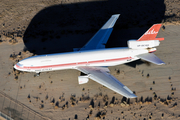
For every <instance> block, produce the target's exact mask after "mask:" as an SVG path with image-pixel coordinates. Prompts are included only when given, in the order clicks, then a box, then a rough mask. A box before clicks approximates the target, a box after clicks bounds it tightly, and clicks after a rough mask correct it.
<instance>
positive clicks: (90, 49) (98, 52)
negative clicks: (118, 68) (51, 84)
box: [14, 14, 165, 98]
mask: <svg viewBox="0 0 180 120" xmlns="http://www.w3.org/2000/svg"><path fill="white" fill-rule="evenodd" d="M118 18H119V14H115V15H112V16H111V18H110V19H109V20H108V21H107V22H106V23H105V24H104V25H103V26H102V28H101V29H100V30H99V31H98V32H97V33H96V34H95V35H94V36H93V37H92V38H91V39H90V40H89V41H88V42H87V43H86V45H85V46H83V47H82V48H79V49H78V48H76V49H74V51H73V52H66V53H58V54H47V55H38V56H33V57H29V58H26V59H24V60H21V61H20V62H18V63H17V64H16V65H14V68H15V69H17V70H20V71H27V72H36V73H37V74H39V73H40V72H45V71H53V70H64V69H76V70H79V71H80V72H82V73H85V75H84V76H79V77H78V82H79V84H84V83H87V82H88V80H89V78H90V79H92V80H94V81H96V82H98V83H99V84H102V85H103V86H106V87H107V88H109V89H111V90H113V91H115V92H116V93H119V94H121V95H123V96H125V97H127V98H135V97H137V96H136V95H135V94H134V93H133V92H132V91H131V90H130V89H129V88H127V87H126V86H125V85H123V84H122V83H121V82H120V81H119V80H117V79H116V78H115V77H114V76H112V75H111V74H110V73H109V72H110V71H109V69H108V66H115V65H119V64H124V63H129V62H132V61H135V60H138V59H142V60H145V61H148V62H152V63H154V64H157V65H162V64H165V63H164V62H163V61H162V60H160V59H159V58H158V57H157V56H155V55H154V54H153V52H155V51H156V48H155V47H156V46H159V44H160V42H159V41H161V40H164V38H156V36H157V34H158V31H159V29H160V27H161V24H154V25H153V26H152V27H151V28H150V29H149V30H148V31H147V32H145V33H144V35H142V36H141V37H140V38H139V39H138V40H129V41H128V42H127V43H128V47H118V48H105V44H106V43H107V41H108V39H109V36H110V34H111V32H112V30H113V26H114V24H115V22H116V21H117V19H118Z"/></svg>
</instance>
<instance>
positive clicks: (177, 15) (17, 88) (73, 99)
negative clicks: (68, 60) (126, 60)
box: [0, 0, 180, 120]
mask: <svg viewBox="0 0 180 120" xmlns="http://www.w3.org/2000/svg"><path fill="white" fill-rule="evenodd" d="M117 13H120V14H121V16H120V17H119V19H118V21H117V23H116V24H115V27H114V30H113V32H112V34H111V36H110V38H109V41H108V43H107V45H106V47H107V48H111V47H124V46H127V44H126V43H127V40H129V39H138V38H139V37H140V36H141V35H142V34H143V33H144V32H145V31H146V30H147V29H148V28H149V27H150V26H152V25H153V24H156V23H162V27H161V29H160V31H159V33H158V36H157V37H164V38H165V40H164V41H161V43H160V46H158V47H157V51H156V52H155V54H156V55H157V56H158V57H159V58H160V59H161V60H163V61H164V62H165V63H166V64H165V65H160V66H158V65H154V64H151V63H148V62H143V61H140V60H139V61H136V62H133V63H132V64H123V65H118V66H111V67H109V69H110V71H111V74H112V75H114V76H115V77H116V78H117V79H118V80H120V81H121V82H122V83H123V84H124V85H126V86H127V87H128V88H129V89H131V90H132V91H133V92H134V93H135V94H136V95H137V96H138V97H137V98H133V99H125V98H123V96H121V95H119V94H116V93H115V92H113V91H112V90H110V89H108V88H106V87H103V86H102V85H100V84H98V83H96V82H94V81H93V80H89V82H88V83H86V84H83V85H79V84H78V76H79V75H80V72H79V71H77V70H61V71H52V72H44V73H41V74H40V76H39V77H35V76H34V75H35V73H28V72H20V71H17V70H14V69H13V65H14V64H16V63H17V62H18V61H19V60H22V59H24V58H27V57H30V56H34V55H40V54H49V53H59V52H69V51H72V49H73V48H78V47H82V46H83V45H84V44H85V43H86V42H87V41H88V40H89V39H90V38H91V37H92V36H93V35H94V34H95V33H96V32H97V30H98V29H100V27H101V26H102V25H103V24H104V23H105V22H106V21H107V20H108V19H109V18H110V16H111V15H112V14H117ZM179 31H180V2H179V1H178V0H173V1H172V0H159V1H156V0H146V1H141V0H136V1H134V0H129V2H125V1H115V0H109V1H102V0H101V1H95V0H93V1H87V0H49V1H46V0H36V1H35V0H34V1H29V0H27V1H26V2H25V1H21V0H18V1H12V0H11V1H6V0H2V1H0V51H1V52H0V111H1V112H3V113H5V114H7V115H8V116H11V117H12V118H13V119H15V120H20V119H21V120H22V119H24V120H26V119H29V120H33V119H34V120H72V119H78V120H86V119H87V120H88V119H89V120H93V119H96V120H98V119H105V120H161V119H164V120H180V109H179V108H180V89H179V88H180V82H179V78H180V64H179V60H180V54H179V52H180V47H179V45H180V32H179ZM0 119H1V118H0Z"/></svg>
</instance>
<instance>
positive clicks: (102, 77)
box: [77, 66, 137, 98]
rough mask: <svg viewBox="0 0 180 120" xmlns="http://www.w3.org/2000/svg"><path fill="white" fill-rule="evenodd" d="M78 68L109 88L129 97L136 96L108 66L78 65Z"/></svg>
mask: <svg viewBox="0 0 180 120" xmlns="http://www.w3.org/2000/svg"><path fill="white" fill-rule="evenodd" d="M77 69H78V70H79V71H81V72H83V73H85V74H87V75H88V78H90V79H92V80H94V81H96V82H98V83H99V84H102V85H104V86H106V87H107V88H109V89H111V90H113V91H115V92H117V93H119V94H121V95H123V96H125V97H127V98H135V97H137V96H136V95H134V94H133V92H132V91H131V90H130V89H129V88H127V87H126V86H125V85H123V84H122V83H121V82H119V80H117V79H116V78H115V77H114V76H112V75H111V74H110V73H109V69H108V68H106V67H90V66H82V67H77Z"/></svg>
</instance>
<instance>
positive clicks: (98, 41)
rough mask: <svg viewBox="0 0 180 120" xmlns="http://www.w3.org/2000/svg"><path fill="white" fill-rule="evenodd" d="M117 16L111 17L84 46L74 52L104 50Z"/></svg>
mask: <svg viewBox="0 0 180 120" xmlns="http://www.w3.org/2000/svg"><path fill="white" fill-rule="evenodd" d="M119 15H120V14H116V15H112V16H111V18H110V19H109V20H108V21H107V22H106V23H105V24H104V25H103V27H102V28H101V29H100V30H99V31H98V32H97V33H96V34H95V35H94V36H93V37H92V38H91V39H90V40H89V41H88V42H87V43H86V45H84V46H83V47H82V48H80V49H79V50H78V48H77V49H74V51H82V50H92V49H101V48H105V44H106V43H107V41H108V39H109V36H110V35H111V32H112V30H113V26H114V24H115V23H116V21H117V19H118V18H119Z"/></svg>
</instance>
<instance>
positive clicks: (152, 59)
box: [137, 53, 165, 65]
mask: <svg viewBox="0 0 180 120" xmlns="http://www.w3.org/2000/svg"><path fill="white" fill-rule="evenodd" d="M137 57H138V58H141V59H143V60H146V61H148V62H152V63H154V64H156V65H162V64H165V63H164V62H163V61H162V60H161V59H159V58H158V57H157V56H156V55H154V54H153V53H145V54H141V55H137Z"/></svg>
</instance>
